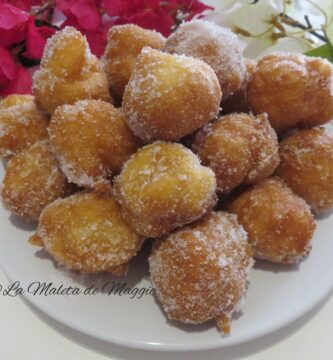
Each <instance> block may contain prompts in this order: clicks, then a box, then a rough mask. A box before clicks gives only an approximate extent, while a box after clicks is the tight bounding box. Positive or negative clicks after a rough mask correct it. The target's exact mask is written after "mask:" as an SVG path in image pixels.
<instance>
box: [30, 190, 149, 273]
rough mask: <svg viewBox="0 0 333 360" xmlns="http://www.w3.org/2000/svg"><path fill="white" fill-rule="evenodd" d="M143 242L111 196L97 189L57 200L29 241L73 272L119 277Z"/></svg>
mask: <svg viewBox="0 0 333 360" xmlns="http://www.w3.org/2000/svg"><path fill="white" fill-rule="evenodd" d="M143 240H144V239H143V238H142V237H141V236H139V235H137V234H136V233H135V232H134V231H133V230H132V229H131V228H130V227H129V226H128V225H127V224H126V223H125V222H124V220H123V218H122V216H121V212H120V208H119V206H118V205H117V203H116V201H115V200H114V198H113V197H112V195H111V194H110V193H107V192H98V191H96V190H95V191H93V192H80V193H76V194H74V195H72V196H70V197H67V198H66V199H59V200H56V201H54V202H53V203H52V204H50V205H49V206H48V207H46V208H45V209H44V211H43V212H42V214H41V216H40V221H39V224H38V228H37V232H36V234H35V235H33V236H32V238H31V239H30V241H31V242H32V243H33V244H41V245H42V246H44V248H45V249H46V251H47V252H48V253H49V254H50V255H51V256H52V257H53V258H54V259H55V260H56V261H57V262H58V263H59V264H61V265H64V266H65V267H67V268H69V269H71V270H76V271H80V272H84V273H99V272H103V271H108V272H112V273H115V274H116V275H122V274H124V273H126V271H127V268H128V262H129V260H131V258H132V257H134V256H135V255H136V254H137V252H138V251H139V250H140V248H141V245H142V243H143Z"/></svg>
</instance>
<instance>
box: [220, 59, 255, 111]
mask: <svg viewBox="0 0 333 360" xmlns="http://www.w3.org/2000/svg"><path fill="white" fill-rule="evenodd" d="M245 65H246V74H245V78H244V81H243V84H242V87H241V88H240V89H239V90H238V91H235V92H234V93H233V94H231V95H230V96H229V97H228V98H227V99H225V100H224V101H222V104H221V107H222V112H223V113H224V114H230V113H233V112H249V111H250V108H249V104H248V100H247V88H248V84H249V82H250V80H251V78H252V74H253V72H254V69H255V68H256V65H257V61H256V60H254V59H245Z"/></svg>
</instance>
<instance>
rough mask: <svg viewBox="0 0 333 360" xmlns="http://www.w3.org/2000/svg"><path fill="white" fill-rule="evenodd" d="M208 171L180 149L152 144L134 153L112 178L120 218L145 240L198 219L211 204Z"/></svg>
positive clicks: (212, 190)
mask: <svg viewBox="0 0 333 360" xmlns="http://www.w3.org/2000/svg"><path fill="white" fill-rule="evenodd" d="M215 189H216V180H215V175H214V173H213V171H212V170H211V169H209V168H207V167H204V166H202V165H200V161H199V158H198V157H197V156H196V155H195V154H193V153H192V152H191V151H190V150H189V149H187V148H185V147H184V146H183V145H180V144H176V143H168V142H161V141H157V142H155V143H153V144H151V145H147V146H145V147H143V148H141V149H140V150H138V151H137V152H136V153H135V154H134V155H132V156H131V157H130V159H129V160H128V161H127V162H126V163H125V164H124V166H123V169H122V171H121V173H120V174H119V175H118V176H117V177H116V178H115V181H114V191H115V196H116V199H117V200H118V202H119V204H120V206H121V209H122V212H123V216H124V219H125V220H126V221H127V222H128V223H129V224H130V225H131V226H132V227H133V228H134V229H135V230H136V231H137V232H138V233H139V234H142V235H144V236H146V237H158V236H162V235H165V234H168V233H169V232H170V231H171V230H173V229H175V228H177V227H180V226H182V225H184V224H187V223H190V222H192V221H194V220H197V219H198V218H200V217H201V216H202V215H204V214H205V212H207V211H208V210H209V209H210V208H212V207H213V205H214V204H215V202H216V195H215Z"/></svg>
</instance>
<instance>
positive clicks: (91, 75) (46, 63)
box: [33, 27, 112, 114]
mask: <svg viewBox="0 0 333 360" xmlns="http://www.w3.org/2000/svg"><path fill="white" fill-rule="evenodd" d="M33 91H34V94H35V96H36V99H37V101H38V103H39V105H40V107H41V108H42V109H43V110H44V111H46V112H47V113H49V114H52V113H53V112H54V110H55V109H56V108H57V107H58V106H59V105H63V104H73V103H75V102H76V101H77V100H83V99H101V100H105V101H110V102H111V101H112V98H111V96H110V94H109V83H108V79H107V75H106V73H105V71H104V69H103V67H102V64H101V62H100V61H99V60H98V59H97V57H96V56H94V55H92V54H91V52H90V49H89V45H88V42H87V40H86V38H85V37H84V36H83V35H82V34H81V33H80V32H79V31H77V30H75V29H74V28H72V27H66V28H64V29H63V30H61V31H58V32H57V33H56V34H55V35H53V36H52V37H51V38H50V39H48V41H47V44H46V46H45V49H44V54H43V57H42V61H41V67H40V69H39V70H38V71H36V72H35V74H34V77H33Z"/></svg>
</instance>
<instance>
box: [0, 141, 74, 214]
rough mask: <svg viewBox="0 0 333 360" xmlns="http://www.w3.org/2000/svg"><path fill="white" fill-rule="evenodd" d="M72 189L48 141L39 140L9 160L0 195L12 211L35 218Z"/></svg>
mask: <svg viewBox="0 0 333 360" xmlns="http://www.w3.org/2000/svg"><path fill="white" fill-rule="evenodd" d="M72 191H73V186H71V185H70V184H68V182H67V179H66V177H65V175H64V174H63V173H62V172H61V171H60V168H59V166H58V162H57V160H56V158H55V156H54V155H53V154H52V152H51V151H50V148H49V145H48V142H47V141H40V142H37V143H35V144H34V145H33V146H32V147H30V148H29V149H27V150H24V151H23V152H21V153H20V154H18V155H16V156H14V157H12V158H11V159H10V160H9V161H8V164H7V168H6V172H5V177H4V179H3V182H2V188H1V196H2V201H3V204H4V205H5V207H6V208H7V209H8V210H9V211H11V212H12V213H14V214H16V215H19V216H21V217H23V218H25V219H26V220H34V221H36V220H38V219H39V215H40V213H41V212H42V210H43V209H44V208H45V207H46V206H47V205H48V204H50V203H51V202H52V201H54V200H56V199H58V198H61V197H65V196H67V195H69V194H70V193H71V192H72Z"/></svg>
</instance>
